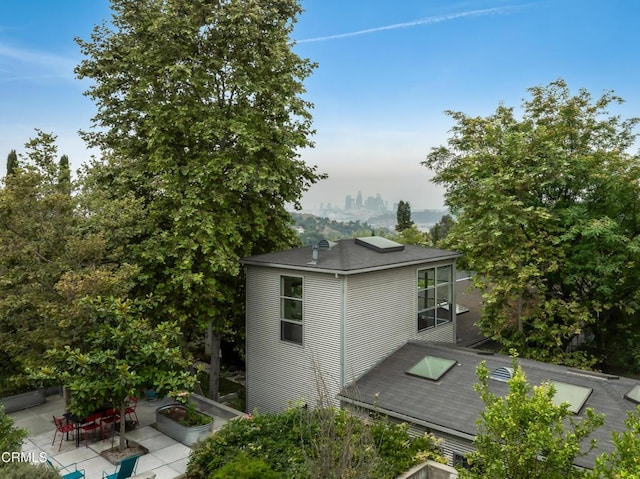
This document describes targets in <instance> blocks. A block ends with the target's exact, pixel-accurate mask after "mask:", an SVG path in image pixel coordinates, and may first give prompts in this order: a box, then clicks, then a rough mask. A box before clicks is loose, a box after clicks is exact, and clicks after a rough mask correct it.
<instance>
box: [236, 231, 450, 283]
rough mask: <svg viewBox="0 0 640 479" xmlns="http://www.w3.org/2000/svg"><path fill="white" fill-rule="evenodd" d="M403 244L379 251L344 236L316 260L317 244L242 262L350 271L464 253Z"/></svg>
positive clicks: (443, 258)
mask: <svg viewBox="0 0 640 479" xmlns="http://www.w3.org/2000/svg"><path fill="white" fill-rule="evenodd" d="M374 238H378V237H374ZM364 239H366V238H364ZM396 244H397V243H396ZM399 246H402V249H401V250H393V251H379V250H376V249H373V248H371V247H367V245H364V244H362V242H361V241H360V239H344V240H338V241H337V242H336V243H335V245H334V246H333V247H331V248H330V249H320V250H319V251H318V255H317V257H318V259H317V261H316V262H315V263H314V262H313V261H312V258H313V247H311V246H307V247H304V248H295V249H289V250H285V251H279V252H275V253H266V254H260V255H255V256H250V257H248V258H243V259H242V264H245V265H256V266H267V267H272V268H287V269H295V270H302V271H317V272H325V273H338V274H343V275H348V274H355V273H363V272H366V271H376V270H382V269H389V268H398V267H401V266H410V265H413V264H423V263H428V262H434V261H443V260H450V259H453V258H457V257H459V256H461V255H460V253H456V252H455V251H447V250H442V249H436V248H425V247H423V246H414V245H399Z"/></svg>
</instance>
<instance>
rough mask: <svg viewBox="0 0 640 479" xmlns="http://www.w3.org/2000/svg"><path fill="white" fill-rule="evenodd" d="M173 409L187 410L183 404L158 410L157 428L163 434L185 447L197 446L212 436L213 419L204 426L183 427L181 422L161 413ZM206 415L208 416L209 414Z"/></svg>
mask: <svg viewBox="0 0 640 479" xmlns="http://www.w3.org/2000/svg"><path fill="white" fill-rule="evenodd" d="M171 408H183V409H186V408H185V407H184V406H183V405H181V404H168V405H166V406H161V407H159V408H158V409H156V427H157V428H158V431H160V432H161V433H163V434H166V435H167V436H169V437H170V438H173V439H175V440H176V441H178V442H181V443H182V444H184V445H185V446H191V445H192V444H195V443H196V442H197V441H199V440H201V439H204V438H206V437H207V436H208V435H209V434H211V430H212V428H213V418H211V422H209V423H207V424H205V425H203V426H183V425H182V424H180V423H179V422H176V421H174V420H173V419H171V418H169V417H167V416H165V415H164V414H162V413H161V411H164V410H167V409H171ZM200 414H204V413H200ZM204 415H205V416H207V414H204ZM209 417H210V416H209Z"/></svg>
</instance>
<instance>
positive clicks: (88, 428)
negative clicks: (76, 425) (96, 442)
mask: <svg viewBox="0 0 640 479" xmlns="http://www.w3.org/2000/svg"><path fill="white" fill-rule="evenodd" d="M101 419H102V413H96V414H92V415H91V416H89V417H88V418H87V419H85V421H84V422H83V423H82V424H81V425H80V429H82V430H83V431H84V446H85V447H89V441H88V439H87V438H88V436H89V433H90V432H93V434H94V437H95V433H96V431H97V430H98V429H100V434H101V435H102V423H101Z"/></svg>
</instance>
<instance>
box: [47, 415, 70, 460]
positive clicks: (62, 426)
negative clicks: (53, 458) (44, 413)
mask: <svg viewBox="0 0 640 479" xmlns="http://www.w3.org/2000/svg"><path fill="white" fill-rule="evenodd" d="M53 423H54V424H55V425H56V430H55V432H54V433H53V441H51V445H52V446H53V444H54V443H55V442H56V435H57V434H58V433H60V445H59V446H58V451H59V450H60V449H62V441H63V440H64V435H65V434H69V433H71V434H72V435H73V433H74V432H75V430H76V426H75V424H69V423H66V419H65V418H63V417H55V416H53Z"/></svg>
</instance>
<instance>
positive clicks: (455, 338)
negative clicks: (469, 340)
mask: <svg viewBox="0 0 640 479" xmlns="http://www.w3.org/2000/svg"><path fill="white" fill-rule="evenodd" d="M456 266H457V261H456V260H455V259H454V260H453V264H452V265H451V274H452V276H451V300H452V302H453V304H452V305H451V306H450V307H449V309H450V310H451V319H452V320H453V344H456V343H457V342H458V314H457V309H458V307H457V304H456V301H457V300H456V289H457V288H458V280H457V279H456V277H457V276H458V270H457V267H456Z"/></svg>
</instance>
